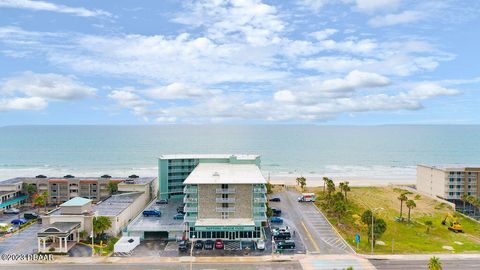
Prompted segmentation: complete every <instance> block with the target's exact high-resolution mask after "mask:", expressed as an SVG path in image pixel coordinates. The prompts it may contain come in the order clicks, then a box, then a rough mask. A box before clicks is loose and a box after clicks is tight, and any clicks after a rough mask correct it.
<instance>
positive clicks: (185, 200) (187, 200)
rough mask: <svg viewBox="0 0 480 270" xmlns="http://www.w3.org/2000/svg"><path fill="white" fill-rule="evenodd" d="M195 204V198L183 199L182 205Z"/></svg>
mask: <svg viewBox="0 0 480 270" xmlns="http://www.w3.org/2000/svg"><path fill="white" fill-rule="evenodd" d="M197 202H198V199H197V198H192V197H184V198H183V203H197Z"/></svg>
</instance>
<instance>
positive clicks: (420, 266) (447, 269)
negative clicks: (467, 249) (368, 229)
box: [370, 259, 480, 270]
mask: <svg viewBox="0 0 480 270" xmlns="http://www.w3.org/2000/svg"><path fill="white" fill-rule="evenodd" d="M441 262H442V266H443V270H478V269H480V260H479V259H461V260H441ZM370 263H372V264H373V265H374V266H375V267H376V268H377V269H378V270H397V269H402V270H404V269H408V270H426V269H428V268H427V265H428V261H427V260H370Z"/></svg>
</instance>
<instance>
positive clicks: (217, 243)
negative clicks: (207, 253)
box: [215, 239, 224, 249]
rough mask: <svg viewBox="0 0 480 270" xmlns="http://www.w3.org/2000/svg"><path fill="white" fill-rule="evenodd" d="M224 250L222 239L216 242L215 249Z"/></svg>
mask: <svg viewBox="0 0 480 270" xmlns="http://www.w3.org/2000/svg"><path fill="white" fill-rule="evenodd" d="M223 248H224V245H223V241H222V240H221V239H217V240H215V249H223Z"/></svg>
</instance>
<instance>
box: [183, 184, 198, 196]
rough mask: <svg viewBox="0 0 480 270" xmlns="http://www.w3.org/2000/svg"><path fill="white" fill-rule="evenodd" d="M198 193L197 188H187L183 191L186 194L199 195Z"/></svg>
mask: <svg viewBox="0 0 480 270" xmlns="http://www.w3.org/2000/svg"><path fill="white" fill-rule="evenodd" d="M197 192H198V188H197V187H192V186H186V187H185V188H184V189H183V193H186V194H189V193H197Z"/></svg>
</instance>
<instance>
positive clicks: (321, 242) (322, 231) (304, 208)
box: [272, 191, 354, 254]
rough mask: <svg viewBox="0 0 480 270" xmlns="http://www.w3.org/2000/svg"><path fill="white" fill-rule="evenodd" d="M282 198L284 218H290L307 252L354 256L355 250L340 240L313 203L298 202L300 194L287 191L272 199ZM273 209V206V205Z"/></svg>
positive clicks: (281, 206) (281, 205)
mask: <svg viewBox="0 0 480 270" xmlns="http://www.w3.org/2000/svg"><path fill="white" fill-rule="evenodd" d="M276 196H278V197H280V198H281V200H282V201H281V204H280V208H281V209H282V211H284V212H286V213H285V214H284V213H283V212H282V216H284V217H285V218H288V220H289V222H290V223H293V224H292V226H294V227H295V229H296V231H297V233H299V234H300V235H301V239H302V241H303V244H304V246H305V248H306V249H307V251H308V252H309V253H314V254H352V253H354V252H353V250H352V249H351V248H350V247H349V246H348V245H347V244H346V243H345V242H344V241H343V239H342V238H340V237H339V236H338V235H337V233H336V232H335V230H334V229H333V228H332V226H330V224H329V223H328V221H327V220H326V218H325V217H324V216H323V215H322V214H321V213H320V212H319V211H318V209H317V208H316V207H315V205H313V203H308V202H304V203H300V202H298V201H297V198H298V196H300V193H298V192H296V191H285V192H280V193H277V194H275V195H274V196H272V197H276ZM272 207H273V204H272Z"/></svg>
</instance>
